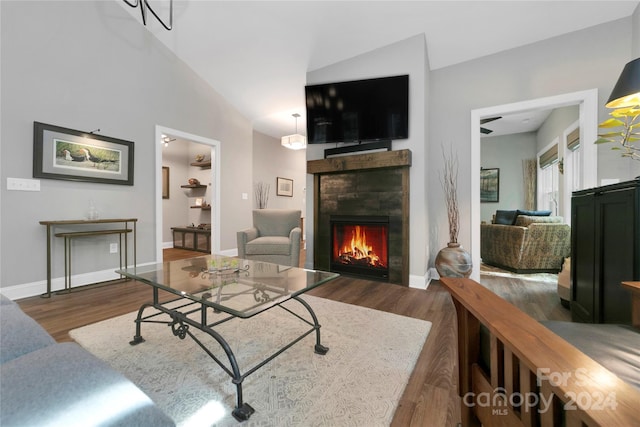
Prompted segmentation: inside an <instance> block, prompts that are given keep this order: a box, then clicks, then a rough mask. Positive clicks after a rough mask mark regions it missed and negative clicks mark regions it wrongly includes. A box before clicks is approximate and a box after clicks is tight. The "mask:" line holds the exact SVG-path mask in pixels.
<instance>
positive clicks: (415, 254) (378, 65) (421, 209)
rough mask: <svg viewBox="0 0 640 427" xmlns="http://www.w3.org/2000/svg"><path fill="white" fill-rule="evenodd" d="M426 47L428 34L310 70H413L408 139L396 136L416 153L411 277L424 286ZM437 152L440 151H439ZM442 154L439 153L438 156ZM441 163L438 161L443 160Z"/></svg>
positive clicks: (323, 79) (314, 155) (341, 73)
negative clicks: (425, 36)
mask: <svg viewBox="0 0 640 427" xmlns="http://www.w3.org/2000/svg"><path fill="white" fill-rule="evenodd" d="M426 58H427V47H426V42H425V39H424V36H423V35H419V36H415V37H412V38H409V39H407V40H403V41H401V42H398V43H395V44H393V45H390V46H386V47H383V48H380V49H377V50H374V51H372V52H368V53H365V54H362V55H360V56H357V57H355V58H352V59H349V60H346V61H342V62H339V63H337V64H334V65H331V66H328V67H325V68H322V69H319V70H315V71H312V72H309V73H307V84H318V83H328V82H336V81H346V80H357V79H364V78H373V77H384V76H392V75H400V74H408V75H409V91H410V94H409V138H408V139H405V140H398V141H393V149H394V150H402V149H409V150H411V152H412V166H411V169H410V173H409V175H410V178H409V179H410V181H411V190H410V233H411V241H410V250H409V252H410V260H409V269H410V276H411V277H410V279H409V280H410V282H411V284H412V285H413V286H424V283H425V280H424V277H425V274H426V272H427V263H426V261H427V259H428V257H429V252H428V251H429V246H428V244H427V242H428V235H429V230H428V227H429V222H428V215H427V210H426V200H427V193H426V184H427V171H428V169H429V165H428V163H427V157H426V156H427V147H428V145H429V141H428V138H427V135H426V132H425V123H426V122H427V111H428V110H427V102H426V99H427V89H428V86H429V76H428V74H429V72H428V64H427V59H426ZM449 141H450V138H449V137H446V138H442V139H438V144H439V143H440V142H441V143H442V144H445V145H446V144H448V143H449ZM333 147H335V144H316V145H311V146H309V147H308V149H307V160H315V159H321V158H323V156H324V149H326V148H333ZM438 156H440V155H439V154H438ZM438 158H440V157H438ZM438 167H439V165H438ZM312 182H313V177H312V176H311V175H307V188H309V195H308V197H307V218H308V224H309V226H308V227H307V229H308V231H307V263H306V265H307V266H312V261H313V236H312V235H311V231H312V230H311V227H312V224H313V222H312V218H311V216H312V215H311V214H312V213H313V195H312V191H313V190H312V189H313V184H312Z"/></svg>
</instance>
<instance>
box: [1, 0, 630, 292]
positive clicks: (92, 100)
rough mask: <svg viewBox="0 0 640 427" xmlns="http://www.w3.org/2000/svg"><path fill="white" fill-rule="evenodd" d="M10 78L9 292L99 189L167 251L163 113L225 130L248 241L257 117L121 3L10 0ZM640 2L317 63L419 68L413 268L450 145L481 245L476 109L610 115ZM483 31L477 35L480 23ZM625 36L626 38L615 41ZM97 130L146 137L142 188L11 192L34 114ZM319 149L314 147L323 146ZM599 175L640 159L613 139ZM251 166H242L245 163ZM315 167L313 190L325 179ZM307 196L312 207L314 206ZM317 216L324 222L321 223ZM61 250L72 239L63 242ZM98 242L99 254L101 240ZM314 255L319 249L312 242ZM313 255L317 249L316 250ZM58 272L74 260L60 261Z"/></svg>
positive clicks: (200, 129) (27, 280) (5, 248)
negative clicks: (157, 132) (627, 9)
mask: <svg viewBox="0 0 640 427" xmlns="http://www.w3.org/2000/svg"><path fill="white" fill-rule="evenodd" d="M0 19H1V21H0V39H1V46H0V47H1V49H0V54H1V55H2V57H1V60H2V61H1V67H0V88H1V90H2V100H1V105H0V108H1V116H0V120H1V122H2V129H1V130H0V140H1V142H0V154H1V156H0V157H1V160H0V174H1V178H2V179H1V182H2V184H3V185H2V186H1V187H2V188H1V189H0V200H1V201H2V206H1V207H0V235H1V244H0V254H1V256H0V260H1V261H0V284H1V286H2V288H3V290H5V288H8V287H14V286H19V285H20V286H22V285H25V286H27V287H28V286H29V285H33V286H34V287H37V288H38V289H42V287H43V282H44V277H45V253H44V247H45V236H44V227H43V226H41V225H39V224H38V221H40V220H51V219H66V218H81V217H82V216H83V215H84V213H85V211H86V207H87V203H88V200H89V198H94V199H95V200H96V204H97V205H98V209H99V210H100V213H101V215H102V217H108V216H109V217H123V216H135V217H138V218H139V219H140V223H139V227H138V232H139V248H138V261H139V263H145V262H151V261H154V260H155V259H154V258H155V247H156V245H157V244H160V242H155V223H154V222H155V212H154V206H155V197H156V195H155V182H154V177H155V164H154V160H153V158H154V153H155V149H156V148H155V143H154V141H153V139H154V128H155V126H156V125H161V126H166V127H169V128H172V129H176V130H180V131H183V132H188V133H191V134H194V135H201V136H204V137H207V138H211V139H215V140H218V141H221V156H222V177H223V178H222V183H221V188H222V194H221V199H222V206H221V208H222V209H221V211H222V214H221V215H222V217H221V223H222V230H221V249H223V250H225V249H230V248H234V247H235V231H236V230H237V229H239V228H241V227H243V226H245V225H246V224H248V223H249V222H250V211H251V208H252V206H253V202H252V200H251V199H252V198H251V197H250V198H249V200H246V201H245V200H242V198H241V194H242V193H248V194H252V193H253V182H254V178H253V173H252V171H253V154H252V149H253V145H252V137H253V134H252V128H251V124H250V123H249V121H248V120H247V119H245V118H244V117H242V116H241V115H240V114H239V113H238V112H237V111H236V110H235V109H233V108H232V107H231V106H230V105H229V104H228V103H227V102H226V101H225V100H224V99H222V98H221V97H220V96H219V94H218V93H217V92H216V91H215V90H214V89H212V88H211V87H209V86H207V85H206V84H205V83H204V82H203V81H202V80H201V79H200V78H198V77H197V76H196V75H195V74H194V73H193V72H192V71H191V70H190V69H189V68H188V67H186V66H185V64H183V63H182V62H181V61H180V60H179V59H178V58H176V57H175V56H174V55H173V54H171V53H170V52H169V51H168V50H167V49H166V48H165V47H164V46H163V45H161V44H160V43H159V42H158V41H157V40H155V39H154V38H153V36H152V35H151V34H150V33H149V32H148V31H147V30H146V29H145V28H144V27H143V26H142V25H141V24H140V23H139V22H138V21H136V20H133V19H131V18H130V16H129V15H128V14H127V11H125V10H124V8H122V7H121V6H120V5H119V4H116V2H115V1H114V2H106V1H98V2H49V1H47V2H44V1H43V2H23V1H20V2H12V1H2V2H0ZM639 33H640V11H639V10H638V9H636V12H635V13H634V15H633V17H631V18H627V19H623V20H619V21H616V22H612V23H608V24H603V25H600V26H597V27H592V28H588V29H585V30H583V31H578V32H575V33H572V34H568V35H564V36H560V37H556V38H552V39H549V40H546V41H542V42H539V43H534V44H531V45H528V46H525V47H521V48H517V49H513V50H509V51H506V52H502V53H498V54H495V55H491V56H487V57H484V58H480V59H477V60H474V61H469V62H465V63H462V64H458V65H454V66H451V67H447V68H443V69H438V70H433V71H429V66H428V60H427V47H426V42H425V40H424V36H422V35H421V36H416V37H414V38H412V39H409V40H406V41H404V42H399V43H397V44H396V45H392V46H389V47H385V48H380V49H378V50H376V51H374V52H370V53H368V54H363V55H361V56H358V57H356V58H352V59H350V60H347V61H344V62H341V63H339V64H335V65H333V66H331V67H326V68H325V69H322V70H317V71H313V72H310V73H309V75H308V77H307V80H308V82H309V83H316V82H321V81H330V80H337V79H340V80H345V79H354V78H365V77H375V76H382V75H391V74H401V73H408V74H410V75H411V87H412V92H411V129H410V135H411V137H410V139H409V140H406V141H401V142H399V143H397V144H395V148H396V149H402V148H409V149H411V150H412V152H413V167H412V168H411V185H412V188H411V234H412V235H411V260H410V264H411V275H412V276H414V277H421V276H423V275H424V273H425V272H426V269H427V267H428V266H431V265H433V264H432V262H433V258H434V257H435V254H436V253H437V251H438V250H439V249H440V248H442V247H444V246H445V245H446V242H447V240H448V233H447V219H446V213H445V210H444V208H443V203H442V201H443V195H442V190H441V187H440V183H439V179H438V175H439V173H440V171H441V157H442V155H441V148H440V147H441V145H445V146H451V147H452V148H453V149H454V150H455V151H456V152H457V153H458V156H459V160H460V176H459V189H458V190H459V199H460V209H461V211H460V214H461V218H462V224H461V234H460V242H461V243H462V244H463V246H465V247H469V245H470V236H471V227H472V224H471V223H470V210H471V206H470V201H471V192H472V191H477V189H472V188H471V184H470V181H471V178H470V177H471V175H470V174H471V173H477V172H476V171H470V170H469V165H470V159H469V158H468V153H469V152H470V148H471V147H470V135H471V129H470V120H469V118H470V112H471V111H472V110H473V109H477V108H484V107H490V106H495V105H503V104H507V103H511V102H519V101H524V100H528V99H535V98H541V97H546V96H552V95H557V94H562V93H569V92H575V91H581V90H586V89H591V88H597V89H598V91H599V105H600V106H601V107H600V110H599V120H604V119H605V118H606V117H607V114H608V111H606V108H605V107H604V102H605V100H606V99H607V97H608V95H609V93H610V92H611V90H612V88H613V85H614V84H615V82H616V80H617V78H618V75H619V73H620V71H621V69H622V67H623V66H624V64H625V63H627V62H628V61H630V60H631V59H634V58H636V57H638V56H640V42H639V41H638V40H639V39H640V37H638V34H639ZM470 36H473V35H470ZM611 40H615V43H612V42H611ZM34 120H37V121H42V122H45V123H51V124H57V125H61V126H65V127H70V128H75V129H80V130H92V129H96V128H100V129H101V130H102V131H101V133H102V134H104V135H109V136H113V137H117V138H124V139H129V140H133V141H135V143H136V145H135V148H136V151H135V154H136V162H135V186H133V187H126V186H113V185H104V184H87V183H73V182H68V181H57V180H41V187H42V189H41V191H40V192H38V193H27V192H16V191H7V190H6V185H4V183H5V182H6V178H7V177H17V178H29V177H31V163H32V158H33V152H32V138H33V135H32V133H33V132H32V126H33V121H34ZM321 151H322V149H321V148H320V147H311V148H310V149H308V150H307V157H308V158H309V159H313V158H320V157H321V156H322V153H321ZM600 154H601V155H600V156H599V170H598V176H599V178H600V179H602V178H617V179H629V178H631V177H634V176H637V175H640V164H639V163H640V162H635V163H631V162H630V161H628V160H625V159H620V158H619V157H618V156H616V155H615V153H611V152H610V150H608V148H601V149H600ZM239 165H241V167H239ZM309 183H310V176H309V175H307V188H311V185H310V184H309ZM310 199H311V197H310V195H309V196H308V197H307V217H308V219H310V220H312V218H311V213H312V209H310V208H312V204H310V203H309V200H310ZM309 228H310V227H309ZM57 251H58V253H60V251H61V245H60V243H59V242H58V245H57ZM88 253H89V252H88ZM88 253H87V256H86V257H85V259H82V258H80V259H76V260H77V261H83V262H78V263H77V264H76V268H78V269H79V271H78V272H90V271H95V270H100V269H103V270H107V269H112V268H113V265H114V263H113V262H112V260H111V259H108V257H107V255H108V254H107V245H104V251H103V252H102V253H100V252H99V253H98V254H97V256H93V255H91V256H90V255H88ZM310 255H311V256H312V254H310ZM308 259H309V257H308ZM54 262H55V270H54V277H60V276H62V260H61V257H60V256H58V257H57V258H56V259H54Z"/></svg>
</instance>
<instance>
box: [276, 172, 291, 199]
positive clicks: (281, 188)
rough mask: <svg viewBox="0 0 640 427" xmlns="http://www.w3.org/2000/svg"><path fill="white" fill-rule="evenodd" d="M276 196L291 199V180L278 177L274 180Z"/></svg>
mask: <svg viewBox="0 0 640 427" xmlns="http://www.w3.org/2000/svg"><path fill="white" fill-rule="evenodd" d="M276 195H278V196H285V197H293V180H292V179H288V178H280V177H278V178H277V179H276Z"/></svg>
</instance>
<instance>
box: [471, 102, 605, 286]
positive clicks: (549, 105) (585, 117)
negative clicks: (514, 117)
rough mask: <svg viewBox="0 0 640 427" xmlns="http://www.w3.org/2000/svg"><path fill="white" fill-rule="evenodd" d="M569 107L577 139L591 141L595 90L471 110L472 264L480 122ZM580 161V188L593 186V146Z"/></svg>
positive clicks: (476, 261)
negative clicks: (575, 111)
mask: <svg viewBox="0 0 640 427" xmlns="http://www.w3.org/2000/svg"><path fill="white" fill-rule="evenodd" d="M569 105H578V106H579V119H578V122H579V129H580V140H582V141H595V140H596V139H597V135H598V90H597V89H591V90H586V91H580V92H573V93H568V94H563V95H557V96H551V97H546V98H538V99H533V100H528V101H522V102H516V103H512V104H504V105H498V106H494V107H487V108H480V109H476V110H472V111H471V170H472V171H478V172H477V173H471V189H472V190H471V192H470V193H471V194H470V195H471V200H470V206H471V256H472V261H473V265H477V266H479V265H480V261H481V259H480V221H481V214H480V211H481V209H480V206H481V205H480V173H479V171H480V167H481V155H480V143H481V142H480V137H481V131H480V128H481V123H482V120H483V119H487V118H491V117H496V116H505V115H508V114H515V113H521V112H525V111H532V110H538V109H553V108H560V107H566V106H569ZM580 161H581V162H582V167H581V170H582V171H583V176H582V187H583V188H590V187H595V186H596V185H597V169H598V168H597V166H598V158H597V146H596V145H595V144H585V145H584V152H583V153H582V156H581V159H580ZM471 277H472V278H473V279H474V280H476V281H479V280H480V269H479V268H474V270H473V272H472V274H471Z"/></svg>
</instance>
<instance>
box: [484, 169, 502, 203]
mask: <svg viewBox="0 0 640 427" xmlns="http://www.w3.org/2000/svg"><path fill="white" fill-rule="evenodd" d="M499 200H500V169H498V168H493V169H482V170H481V171H480V202H481V203H485V202H493V203H497V202H498V201H499Z"/></svg>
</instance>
